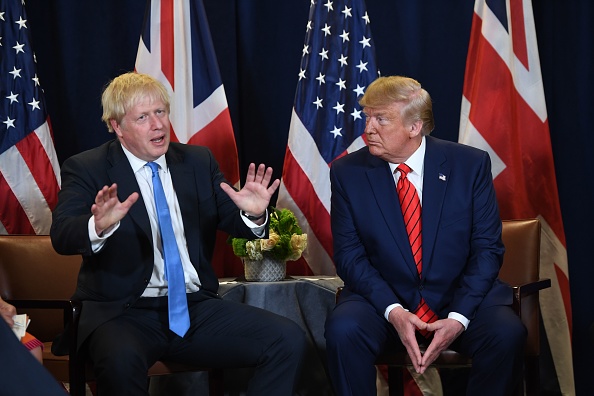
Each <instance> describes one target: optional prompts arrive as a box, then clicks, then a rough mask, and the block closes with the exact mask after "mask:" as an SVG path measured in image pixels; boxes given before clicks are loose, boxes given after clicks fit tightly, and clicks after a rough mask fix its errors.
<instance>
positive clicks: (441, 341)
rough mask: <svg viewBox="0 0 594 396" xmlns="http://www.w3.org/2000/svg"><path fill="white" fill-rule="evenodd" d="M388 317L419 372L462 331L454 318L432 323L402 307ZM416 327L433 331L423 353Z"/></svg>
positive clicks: (421, 372)
mask: <svg viewBox="0 0 594 396" xmlns="http://www.w3.org/2000/svg"><path fill="white" fill-rule="evenodd" d="M388 319H389V321H390V323H391V324H392V326H394V328H395V329H396V331H397V332H398V336H399V337H400V341H401V342H402V344H403V345H404V347H405V348H406V351H407V353H408V356H410V360H411V362H412V364H413V367H414V369H415V371H416V372H417V373H419V374H423V373H424V372H425V370H426V369H427V367H429V365H430V364H431V363H433V362H434V361H435V359H437V357H438V356H439V354H440V353H441V352H442V351H443V350H445V349H446V348H447V347H448V346H450V344H451V343H452V342H453V341H454V340H455V339H456V338H457V337H458V336H459V335H460V334H461V333H462V332H463V331H464V326H463V325H462V323H460V322H458V321H457V320H455V319H440V320H437V321H435V322H433V323H425V322H423V321H422V320H421V319H419V318H418V317H417V316H416V315H415V314H413V313H410V312H408V311H405V310H404V309H402V308H394V309H393V310H392V311H391V312H390V315H389V317H388ZM417 329H418V330H426V331H428V332H433V338H432V340H431V343H430V344H429V346H428V347H427V350H426V351H425V353H423V354H421V350H420V348H419V344H418V342H417V337H416V335H415V331H416V330H417Z"/></svg>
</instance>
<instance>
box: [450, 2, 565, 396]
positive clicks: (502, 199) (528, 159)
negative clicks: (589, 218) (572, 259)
mask: <svg viewBox="0 0 594 396" xmlns="http://www.w3.org/2000/svg"><path fill="white" fill-rule="evenodd" d="M459 141H460V142H462V143H465V144H468V145H471V146H475V147H479V148H482V149H484V150H486V151H488V152H489V154H490V155H491V160H492V163H493V167H492V172H493V178H494V183H495V189H496V192H497V198H498V201H499V206H500V210H501V216H502V218H505V219H519V218H539V219H540V221H541V223H542V240H541V259H540V260H541V268H540V275H541V277H544V278H551V279H552V285H553V287H552V288H550V289H547V290H544V291H542V292H541V293H540V305H541V312H542V317H543V322H544V327H545V331H546V336H547V339H548V343H549V346H550V349H551V354H552V357H553V362H554V366H555V370H556V374H557V378H558V380H559V387H560V390H561V393H562V394H564V395H572V394H575V390H574V379H573V363H572V352H571V304H570V295H569V274H568V265H567V250H566V243H565V233H564V230H563V222H562V219H561V209H560V205H559V197H558V192H557V181H556V177H555V167H554V163H553V154H552V149H551V139H550V134H549V124H548V120H547V109H546V104H545V96H544V89H543V83H542V76H541V72H540V61H539V57H538V45H537V40H536V31H535V27H534V16H533V12H532V2H531V0H507V1H506V0H488V1H486V0H476V3H475V6H474V16H473V22H472V32H471V37H470V46H469V50H468V58H467V62H466V74H465V79H464V91H463V98H462V111H461V119H460V135H459Z"/></svg>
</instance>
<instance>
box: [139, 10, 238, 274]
mask: <svg viewBox="0 0 594 396" xmlns="http://www.w3.org/2000/svg"><path fill="white" fill-rule="evenodd" d="M136 71H137V72H139V73H146V74H150V75H151V76H153V77H155V78H157V79H158V80H159V81H161V82H162V83H163V84H164V85H165V87H166V88H167V89H168V91H169V93H170V95H171V114H170V118H171V129H172V131H171V134H172V135H171V136H172V140H173V141H179V142H181V143H188V144H196V145H202V146H207V147H209V148H210V149H211V150H212V152H213V154H214V156H215V158H216V159H217V161H218V163H219V166H220V168H221V170H222V172H223V174H224V175H225V177H226V178H227V180H228V181H230V182H231V183H232V184H234V185H236V186H238V185H239V162H238V157H237V147H236V145H235V135H234V134H233V126H232V125H231V116H230V114H229V108H228V106H227V98H226V96H225V89H224V87H223V83H222V80H221V75H220V72H219V66H218V63H217V59H216V55H215V52H214V47H213V44H212V38H211V36H210V30H209V26H208V21H207V18H206V13H205V10H204V5H203V3H202V0H183V1H182V0H152V1H149V2H148V3H147V8H146V13H145V19H144V28H143V31H142V34H141V37H140V44H139V46H138V53H137V56H136ZM225 240H226V236H225V235H224V234H223V233H220V234H219V235H218V239H217V248H216V252H215V256H217V257H215V258H214V259H213V265H214V267H215V271H216V273H217V275H218V276H237V275H239V274H240V273H241V272H242V271H243V269H242V268H243V267H242V266H241V262H240V261H239V259H237V258H236V257H235V256H233V253H232V249H231V248H230V247H229V246H227V245H226V243H225Z"/></svg>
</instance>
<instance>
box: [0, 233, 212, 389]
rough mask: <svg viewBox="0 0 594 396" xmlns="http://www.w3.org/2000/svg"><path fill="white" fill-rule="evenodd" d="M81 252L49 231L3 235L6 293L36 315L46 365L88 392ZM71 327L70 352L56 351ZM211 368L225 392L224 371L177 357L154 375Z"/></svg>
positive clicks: (0, 276) (0, 249)
mask: <svg viewBox="0 0 594 396" xmlns="http://www.w3.org/2000/svg"><path fill="white" fill-rule="evenodd" d="M81 262H82V259H81V256H79V255H76V256H62V255H59V254H58V253H56V252H55V250H54V248H53V247H52V244H51V241H50V237H49V236H48V235H0V294H1V295H2V297H3V298H4V299H5V300H6V301H8V302H10V303H11V304H13V305H14V306H15V307H17V311H18V312H19V313H27V314H28V315H29V317H30V318H31V325H30V326H29V329H28V331H29V332H30V333H31V334H33V335H35V337H37V338H38V339H39V340H40V341H42V342H43V343H44V351H43V365H44V366H45V367H46V368H47V369H48V371H49V372H50V373H51V374H52V375H53V376H54V377H55V378H56V380H58V381H60V382H69V383H70V394H71V395H74V396H78V395H85V383H86V382H87V381H92V380H93V371H92V367H91V365H90V363H89V362H86V361H85V359H84V357H82V356H81V354H78V353H77V351H76V333H77V332H76V328H77V324H78V318H79V316H80V312H81V308H82V304H81V303H80V302H77V301H73V300H71V296H72V295H73V294H74V290H75V287H76V279H77V276H78V271H79V269H80V265H81ZM65 326H71V327H70V330H71V332H72V334H73V335H74V336H73V337H72V340H71V343H70V348H69V349H70V353H69V355H67V356H56V355H54V354H52V352H51V344H52V340H53V339H54V338H55V337H56V336H57V335H58V334H60V333H62V332H63V331H64V328H65ZM188 371H209V387H210V394H211V395H222V394H223V389H222V377H223V375H222V372H221V371H219V370H210V369H208V368H203V367H194V366H188V365H184V364H180V363H173V362H164V361H158V362H156V363H155V364H154V365H153V366H152V367H151V368H150V369H149V372H148V375H149V376H156V375H165V374H172V373H179V372H188Z"/></svg>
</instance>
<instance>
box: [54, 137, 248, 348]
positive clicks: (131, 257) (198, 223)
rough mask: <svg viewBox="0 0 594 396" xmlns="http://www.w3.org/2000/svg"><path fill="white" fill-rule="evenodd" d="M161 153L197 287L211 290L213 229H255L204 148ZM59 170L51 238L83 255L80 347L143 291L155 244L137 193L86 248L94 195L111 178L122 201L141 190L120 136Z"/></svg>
mask: <svg viewBox="0 0 594 396" xmlns="http://www.w3.org/2000/svg"><path fill="white" fill-rule="evenodd" d="M165 156H166V158H167V165H168V167H169V169H170V171H171V178H172V182H173V186H174V188H175V191H176V194H177V198H178V201H179V206H180V209H181V212H182V216H183V223H184V232H185V235H186V241H187V246H188V252H189V255H190V260H191V261H192V264H193V265H194V267H195V268H196V271H197V273H198V274H199V276H200V281H201V282H202V289H203V290H205V291H208V292H211V293H212V294H216V292H217V289H218V279H217V276H216V274H215V272H214V269H213V268H212V265H211V259H212V255H213V249H214V244H215V238H216V231H217V229H221V230H223V231H225V232H227V233H229V234H232V235H235V236H241V237H244V238H250V237H251V238H253V233H252V231H251V230H250V228H249V227H247V226H246V225H245V223H244V222H243V220H242V219H241V217H240V214H239V209H238V208H237V206H236V205H235V204H234V203H233V201H231V199H230V198H229V196H228V195H227V194H226V193H225V192H224V191H223V190H222V189H221V188H220V186H219V185H220V183H221V182H223V181H225V179H224V178H223V175H222V173H221V172H220V171H219V167H218V164H217V162H216V161H215V159H214V157H213V156H212V153H211V152H210V151H209V150H208V149H207V148H205V147H200V146H191V145H183V144H179V143H171V144H170V146H169V150H168V151H167V153H166V155H165ZM61 174H62V189H61V191H60V193H59V195H58V204H57V206H56V208H55V209H54V211H53V222H52V227H51V231H50V235H51V239H52V243H53V246H54V248H55V249H56V251H57V252H58V253H60V254H82V256H83V263H82V266H81V269H80V273H79V276H78V285H77V289H76V292H75V295H74V298H76V299H78V300H81V301H83V309H82V313H81V319H80V326H79V339H78V341H79V345H80V344H81V343H82V342H83V341H84V339H85V338H86V337H87V336H88V335H89V334H90V333H91V332H92V331H93V330H94V329H95V328H97V326H99V325H100V324H102V323H104V322H106V321H107V320H109V319H111V318H113V317H115V316H117V315H120V314H121V313H122V312H124V310H125V309H127V308H128V307H129V306H131V305H132V304H134V302H135V301H136V300H137V299H138V298H139V297H140V295H141V294H142V293H143V291H144V289H145V288H146V285H147V284H148V282H149V280H150V278H151V274H152V270H153V265H154V258H153V254H154V253H153V242H152V234H151V226H150V222H149V217H148V214H147V211H146V207H145V205H144V202H143V199H142V196H141V197H140V198H139V199H138V201H137V202H136V203H135V204H134V205H133V206H132V207H131V208H130V211H129V212H128V214H127V215H126V216H125V217H124V218H123V219H122V220H121V221H120V226H119V228H118V229H117V230H116V232H115V233H114V234H113V235H111V236H110V237H109V239H108V240H107V242H106V243H105V245H104V246H103V248H102V249H101V250H100V251H99V252H97V253H93V251H92V250H91V244H90V241H89V233H88V227H87V224H88V221H89V218H90V217H91V205H92V204H93V203H94V200H95V196H96V195H97V192H98V191H99V190H100V189H101V188H102V187H103V186H106V185H107V186H110V185H111V184H112V183H117V185H118V197H119V199H120V201H124V200H125V199H126V198H127V197H128V196H129V195H130V194H132V193H133V192H138V193H140V188H139V187H138V183H137V182H136V177H135V176H134V173H133V171H132V167H131V166H130V163H129V162H128V159H127V157H126V155H125V154H124V151H123V150H122V147H121V145H120V143H119V141H117V140H113V141H110V142H107V143H105V144H103V145H102V146H100V147H97V148H95V149H92V150H89V151H86V152H84V153H80V154H78V155H75V156H73V157H71V158H69V159H68V160H66V161H65V162H64V164H63V165H62V169H61Z"/></svg>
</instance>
